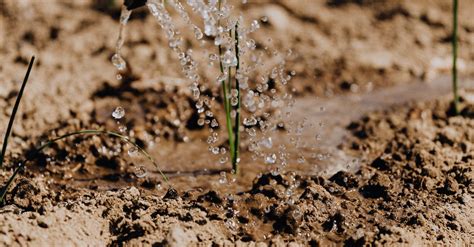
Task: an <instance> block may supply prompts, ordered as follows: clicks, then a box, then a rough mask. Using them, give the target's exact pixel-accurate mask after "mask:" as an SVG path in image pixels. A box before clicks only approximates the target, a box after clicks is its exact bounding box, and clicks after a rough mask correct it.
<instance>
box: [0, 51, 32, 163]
mask: <svg viewBox="0 0 474 247" xmlns="http://www.w3.org/2000/svg"><path fill="white" fill-rule="evenodd" d="M34 62H35V56H32V57H31V60H30V64H29V65H28V70H27V71H26V75H25V78H24V79H23V83H22V84H21V88H20V91H19V92H18V96H16V101H15V105H14V106H13V110H12V114H11V115H10V120H9V121H8V126H7V131H6V132H5V137H4V139H3V146H2V152H1V153H0V168H1V167H2V166H3V160H4V158H5V152H6V151H7V146H8V138H9V137H10V133H11V131H12V128H13V122H14V121H15V115H16V112H17V111H18V107H19V106H20V101H21V97H22V96H23V92H24V91H25V87H26V83H27V82H28V77H29V76H30V72H31V69H32V68H33V63H34Z"/></svg>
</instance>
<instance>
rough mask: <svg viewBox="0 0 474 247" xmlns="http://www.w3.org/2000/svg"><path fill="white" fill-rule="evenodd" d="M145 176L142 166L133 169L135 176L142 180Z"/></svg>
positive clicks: (145, 172) (145, 171) (144, 169)
mask: <svg viewBox="0 0 474 247" xmlns="http://www.w3.org/2000/svg"><path fill="white" fill-rule="evenodd" d="M147 174H148V172H147V170H146V168H145V167H144V166H138V167H136V168H135V176H137V177H139V178H143V177H146V175H147Z"/></svg>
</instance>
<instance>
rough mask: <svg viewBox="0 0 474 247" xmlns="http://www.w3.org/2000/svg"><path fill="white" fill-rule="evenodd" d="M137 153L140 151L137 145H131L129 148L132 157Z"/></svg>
mask: <svg viewBox="0 0 474 247" xmlns="http://www.w3.org/2000/svg"><path fill="white" fill-rule="evenodd" d="M137 153H138V148H137V147H135V146H133V147H131V148H130V149H129V150H128V155H129V156H130V157H134V156H136V155H137Z"/></svg>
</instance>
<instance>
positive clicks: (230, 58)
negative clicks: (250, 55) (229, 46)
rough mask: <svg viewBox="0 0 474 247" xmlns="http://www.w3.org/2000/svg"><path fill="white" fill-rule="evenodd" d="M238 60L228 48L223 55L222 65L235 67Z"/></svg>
mask: <svg viewBox="0 0 474 247" xmlns="http://www.w3.org/2000/svg"><path fill="white" fill-rule="evenodd" d="M237 62H238V61H237V57H236V56H235V54H234V53H233V52H232V51H231V50H227V51H226V52H225V53H224V55H223V56H222V65H224V66H225V67H235V66H237Z"/></svg>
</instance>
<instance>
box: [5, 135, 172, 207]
mask: <svg viewBox="0 0 474 247" xmlns="http://www.w3.org/2000/svg"><path fill="white" fill-rule="evenodd" d="M101 134H103V135H108V136H113V137H117V138H119V139H120V140H122V141H123V142H125V143H128V144H131V145H133V146H134V147H136V148H137V149H138V150H139V151H140V152H141V153H142V154H143V155H144V156H145V157H146V158H147V159H148V160H149V161H150V162H151V163H153V165H154V166H155V167H156V168H157V169H158V172H159V173H160V175H161V177H162V178H163V180H164V181H165V182H166V183H168V184H169V180H168V177H167V176H166V175H165V174H164V173H163V171H162V170H161V169H160V168H159V166H158V164H157V163H156V161H155V159H153V157H151V155H150V154H149V153H148V152H147V151H146V150H145V149H143V148H142V147H140V146H139V145H138V144H136V143H135V142H133V141H132V140H130V138H128V137H126V136H124V135H121V134H119V133H116V132H112V131H106V130H81V131H76V132H71V133H67V134H65V135H62V136H59V137H56V138H54V139H51V140H49V141H47V142H46V143H45V144H43V145H41V146H39V147H38V148H36V149H35V150H34V154H38V153H39V152H41V151H42V150H44V149H45V148H47V147H49V146H51V145H52V144H53V143H56V142H58V141H60V140H63V139H66V138H68V137H71V136H76V135H101ZM34 156H35V155H32V157H34ZM28 161H29V160H28V159H25V160H24V161H23V162H21V163H20V165H19V166H18V167H17V168H16V169H15V171H14V172H13V174H12V176H11V177H10V178H9V179H8V181H7V183H6V184H5V186H4V187H3V189H2V190H1V191H0V205H1V204H2V202H3V199H4V197H5V195H6V193H7V191H8V188H9V187H10V185H11V183H12V182H13V180H14V179H15V177H16V175H17V174H18V172H19V171H20V170H21V169H22V168H23V167H24V166H25V165H26V163H27V162H28Z"/></svg>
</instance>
